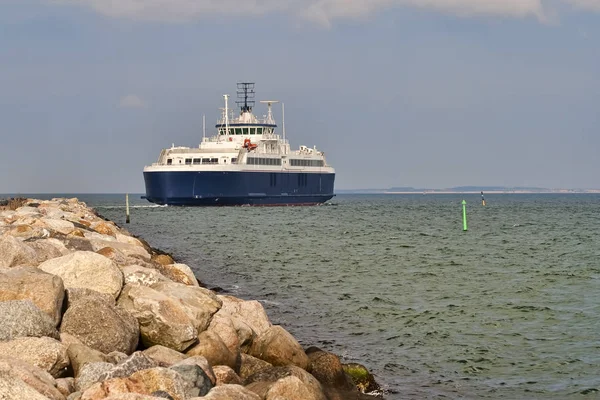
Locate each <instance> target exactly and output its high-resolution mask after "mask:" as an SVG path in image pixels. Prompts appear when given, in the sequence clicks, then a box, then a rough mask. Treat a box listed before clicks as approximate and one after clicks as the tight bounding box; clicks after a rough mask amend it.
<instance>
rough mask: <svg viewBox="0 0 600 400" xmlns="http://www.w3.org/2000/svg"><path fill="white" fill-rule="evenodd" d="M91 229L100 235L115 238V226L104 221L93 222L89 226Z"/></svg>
mask: <svg viewBox="0 0 600 400" xmlns="http://www.w3.org/2000/svg"><path fill="white" fill-rule="evenodd" d="M91 228H92V229H93V230H95V231H96V232H98V233H99V234H101V235H108V236H115V233H116V232H117V228H116V227H115V226H113V225H112V224H109V223H107V222H104V221H100V222H94V223H93V224H92V225H91Z"/></svg>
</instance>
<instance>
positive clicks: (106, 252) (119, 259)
mask: <svg viewBox="0 0 600 400" xmlns="http://www.w3.org/2000/svg"><path fill="white" fill-rule="evenodd" d="M96 253H98V254H101V255H103V256H104V257H106V258H108V259H110V260H112V261H113V262H114V263H115V264H117V265H119V266H120V265H125V264H126V263H127V257H126V256H125V254H123V252H121V251H120V250H117V249H115V248H114V247H103V248H101V249H100V250H98V251H96Z"/></svg>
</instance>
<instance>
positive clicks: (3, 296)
mask: <svg viewBox="0 0 600 400" xmlns="http://www.w3.org/2000/svg"><path fill="white" fill-rule="evenodd" d="M64 297H65V290H64V286H63V282H62V279H60V277H58V276H55V275H51V274H48V273H45V272H43V271H40V270H39V269H37V268H34V267H18V268H11V269H9V270H7V271H6V272H4V273H0V301H7V300H24V299H29V300H31V301H32V302H33V303H34V304H35V305H36V306H37V307H39V308H40V309H41V310H42V311H44V312H45V313H46V314H48V316H50V317H51V318H52V319H53V321H54V325H55V326H58V324H59V323H60V318H61V312H62V305H63V300H64Z"/></svg>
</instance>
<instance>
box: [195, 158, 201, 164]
mask: <svg viewBox="0 0 600 400" xmlns="http://www.w3.org/2000/svg"><path fill="white" fill-rule="evenodd" d="M201 162H202V159H201V158H194V164H200V163H201Z"/></svg>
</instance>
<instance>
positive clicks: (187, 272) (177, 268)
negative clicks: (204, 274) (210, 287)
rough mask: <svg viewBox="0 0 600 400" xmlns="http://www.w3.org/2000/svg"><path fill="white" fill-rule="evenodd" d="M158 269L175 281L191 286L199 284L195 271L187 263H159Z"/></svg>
mask: <svg viewBox="0 0 600 400" xmlns="http://www.w3.org/2000/svg"><path fill="white" fill-rule="evenodd" d="M156 269H157V270H158V271H159V272H160V273H161V274H163V275H164V276H166V277H167V278H169V279H170V280H172V281H173V282H177V283H183V284H184V285H189V286H199V285H198V280H197V279H196V277H195V276H194V272H192V269H191V268H190V267H188V266H187V265H185V264H169V265H163V264H157V266H156Z"/></svg>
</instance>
